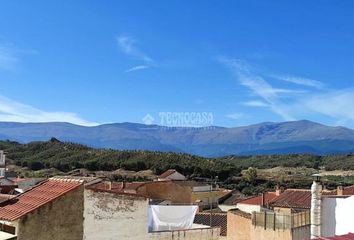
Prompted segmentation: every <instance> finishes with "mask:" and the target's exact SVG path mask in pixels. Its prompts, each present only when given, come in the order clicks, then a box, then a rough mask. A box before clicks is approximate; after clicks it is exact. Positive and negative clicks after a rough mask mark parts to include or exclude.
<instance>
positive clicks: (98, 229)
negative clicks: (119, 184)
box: [83, 189, 148, 240]
mask: <svg viewBox="0 0 354 240" xmlns="http://www.w3.org/2000/svg"><path fill="white" fill-rule="evenodd" d="M84 194H85V211H84V219H85V220H84V238H83V239H84V240H91V239H92V240H110V239H112V240H115V239H119V240H125V239H141V240H144V239H148V216H147V214H148V200H147V199H146V198H143V197H138V196H132V195H129V194H117V193H110V192H99V191H94V190H89V189H85V193H84Z"/></svg>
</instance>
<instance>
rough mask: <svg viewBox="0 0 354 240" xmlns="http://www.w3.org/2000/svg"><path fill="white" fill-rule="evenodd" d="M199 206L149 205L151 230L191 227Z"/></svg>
mask: <svg viewBox="0 0 354 240" xmlns="http://www.w3.org/2000/svg"><path fill="white" fill-rule="evenodd" d="M197 210H198V206H191V205H188V206H166V205H150V206H149V213H148V217H149V231H150V232H151V231H166V230H181V229H190V228H192V226H193V221H194V217H195V214H196V213H197Z"/></svg>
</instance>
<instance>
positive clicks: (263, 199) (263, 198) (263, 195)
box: [262, 192, 266, 207]
mask: <svg viewBox="0 0 354 240" xmlns="http://www.w3.org/2000/svg"><path fill="white" fill-rule="evenodd" d="M265 201H266V193H265V192H263V193H262V207H265V203H266V202H265Z"/></svg>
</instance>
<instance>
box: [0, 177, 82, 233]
mask: <svg viewBox="0 0 354 240" xmlns="http://www.w3.org/2000/svg"><path fill="white" fill-rule="evenodd" d="M82 209H83V183H82V181H80V180H73V179H55V178H51V179H48V180H46V181H44V182H42V183H40V184H39V185H37V186H35V187H33V188H32V189H30V190H28V191H27V192H25V193H23V194H20V195H18V196H15V197H13V198H10V199H8V200H7V201H3V202H2V203H0V220H1V224H2V228H1V229H2V231H3V232H4V231H5V232H6V233H7V234H11V235H13V237H15V236H17V239H18V240H38V239H56V240H57V239H58V240H59V239H63V240H64V239H72V240H76V239H77V240H79V239H80V240H81V239H82V223H83V215H82ZM44 223H45V224H44Z"/></svg>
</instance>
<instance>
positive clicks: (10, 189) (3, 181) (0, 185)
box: [0, 177, 17, 194]
mask: <svg viewBox="0 0 354 240" xmlns="http://www.w3.org/2000/svg"><path fill="white" fill-rule="evenodd" d="M16 188H17V184H16V183H15V182H14V181H12V180H11V179H9V178H6V177H0V193H1V194H14V193H15V189H16Z"/></svg>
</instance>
